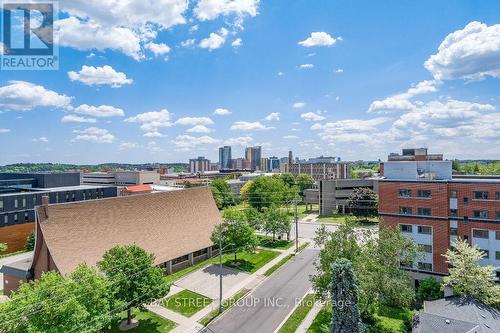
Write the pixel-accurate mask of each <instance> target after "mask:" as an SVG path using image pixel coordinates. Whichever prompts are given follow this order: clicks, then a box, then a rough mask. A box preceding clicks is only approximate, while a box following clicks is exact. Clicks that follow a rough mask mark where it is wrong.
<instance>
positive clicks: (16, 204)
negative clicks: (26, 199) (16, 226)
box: [14, 198, 19, 208]
mask: <svg viewBox="0 0 500 333" xmlns="http://www.w3.org/2000/svg"><path fill="white" fill-rule="evenodd" d="M18 207H19V201H17V198H15V199H14V208H18Z"/></svg>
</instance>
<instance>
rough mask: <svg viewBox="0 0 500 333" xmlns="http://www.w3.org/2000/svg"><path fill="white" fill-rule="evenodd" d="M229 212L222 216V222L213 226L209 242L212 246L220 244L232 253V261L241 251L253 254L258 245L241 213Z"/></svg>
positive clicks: (253, 231)
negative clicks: (212, 243) (210, 241)
mask: <svg viewBox="0 0 500 333" xmlns="http://www.w3.org/2000/svg"><path fill="white" fill-rule="evenodd" d="M236 212H237V211H236V210H234V211H231V212H230V213H228V214H225V215H224V221H223V222H222V223H220V224H218V225H216V226H215V229H214V231H213V232H212V236H211V240H212V242H214V244H217V245H218V244H219V243H222V247H223V248H225V247H227V248H229V249H230V250H231V252H232V253H234V261H236V260H237V254H238V252H241V251H248V252H253V251H255V248H256V247H257V245H258V239H257V236H256V235H255V230H254V229H253V228H252V227H251V226H250V224H249V223H248V222H247V221H246V216H245V214H244V213H243V212H241V211H240V212H238V213H240V214H237V213H236Z"/></svg>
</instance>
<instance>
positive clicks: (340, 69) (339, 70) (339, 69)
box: [335, 68, 344, 73]
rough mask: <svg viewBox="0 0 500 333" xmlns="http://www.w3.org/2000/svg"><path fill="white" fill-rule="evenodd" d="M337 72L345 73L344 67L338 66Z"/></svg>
mask: <svg viewBox="0 0 500 333" xmlns="http://www.w3.org/2000/svg"><path fill="white" fill-rule="evenodd" d="M335 73H344V70H343V69H342V68H337V70H335Z"/></svg>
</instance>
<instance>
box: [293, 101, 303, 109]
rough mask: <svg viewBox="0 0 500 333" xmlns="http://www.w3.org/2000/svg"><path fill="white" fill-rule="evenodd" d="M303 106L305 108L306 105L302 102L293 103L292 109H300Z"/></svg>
mask: <svg viewBox="0 0 500 333" xmlns="http://www.w3.org/2000/svg"><path fill="white" fill-rule="evenodd" d="M304 106H306V103H304V102H297V103H293V105H292V107H293V108H294V109H302V108H303V107H304Z"/></svg>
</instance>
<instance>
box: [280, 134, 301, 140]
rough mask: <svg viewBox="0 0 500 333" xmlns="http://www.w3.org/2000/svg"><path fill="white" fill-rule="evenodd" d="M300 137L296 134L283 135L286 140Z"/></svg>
mask: <svg viewBox="0 0 500 333" xmlns="http://www.w3.org/2000/svg"><path fill="white" fill-rule="evenodd" d="M298 138H299V137H298V136H296V135H285V136H284V137H283V139H286V140H291V139H298Z"/></svg>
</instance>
